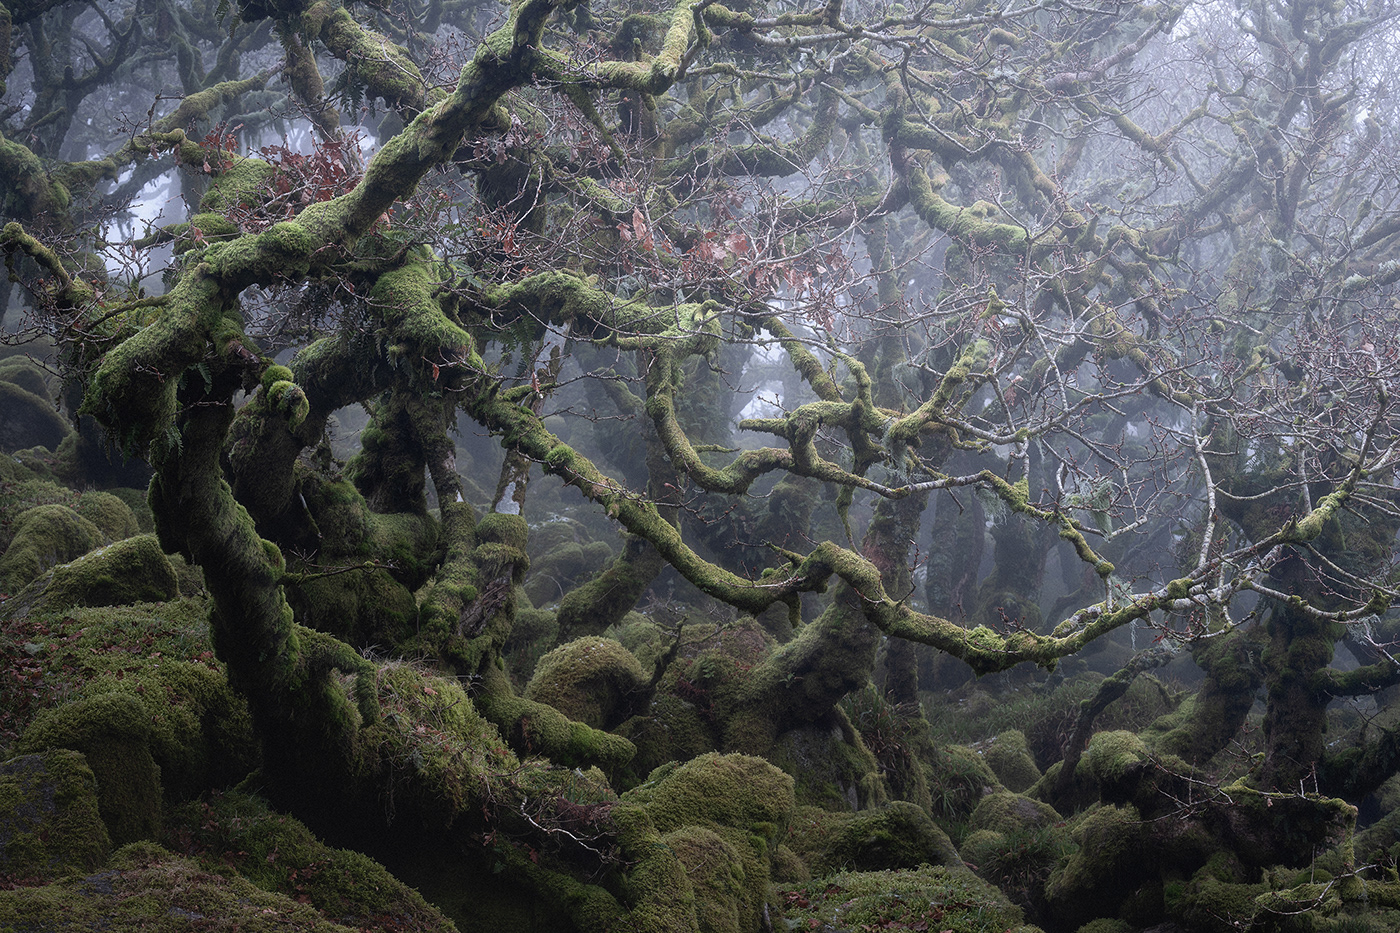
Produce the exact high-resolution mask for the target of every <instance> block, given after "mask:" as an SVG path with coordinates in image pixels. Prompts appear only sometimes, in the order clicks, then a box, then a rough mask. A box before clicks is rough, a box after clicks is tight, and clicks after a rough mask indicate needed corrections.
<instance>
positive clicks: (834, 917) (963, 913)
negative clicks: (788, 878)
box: [780, 866, 1036, 933]
mask: <svg viewBox="0 0 1400 933" xmlns="http://www.w3.org/2000/svg"><path fill="white" fill-rule="evenodd" d="M780 896H781V897H782V900H783V905H784V908H785V913H786V915H787V922H788V924H789V926H790V927H792V928H793V929H798V930H885V929H905V930H918V929H927V930H957V931H958V933H1031V931H1033V930H1035V929H1036V928H1035V927H1030V926H1026V925H1025V924H1024V923H1023V920H1024V917H1023V915H1022V913H1021V910H1020V908H1018V907H1016V906H1014V905H1012V904H1011V903H1010V902H1009V901H1008V900H1007V899H1006V898H1005V896H1003V895H1002V893H1001V892H1000V891H998V890H997V889H996V888H994V887H992V886H991V885H989V884H987V883H986V882H985V881H981V880H980V879H978V878H977V877H976V876H975V875H973V874H972V873H971V872H969V871H966V870H964V869H956V868H943V867H941V866H927V867H924V868H918V869H915V870H913V871H875V872H840V873H839V874H836V875H832V876H830V877H826V878H821V879H818V880H815V881H812V882H811V883H809V884H806V885H802V886H800V887H797V888H793V889H791V890H787V891H784V892H782V893H781V895H780Z"/></svg>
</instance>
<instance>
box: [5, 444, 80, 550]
mask: <svg viewBox="0 0 1400 933" xmlns="http://www.w3.org/2000/svg"><path fill="white" fill-rule="evenodd" d="M5 471H13V475H12V476H6V477H4V479H3V482H0V550H2V549H3V548H7V547H9V546H10V542H11V541H12V540H13V539H14V535H15V531H16V526H17V524H18V520H19V517H20V516H21V515H23V514H24V513H25V512H27V511H28V510H29V509H32V508H33V507H34V506H36V505H54V504H58V505H66V506H68V507H69V508H72V509H75V510H76V509H77V507H78V503H79V501H80V499H81V496H80V495H79V494H78V493H77V492H75V491H74V490H72V489H69V488H68V487H67V486H63V485H61V484H59V483H56V482H52V481H50V480H47V479H40V478H38V477H36V476H35V475H34V474H33V473H32V472H31V471H30V470H28V469H26V468H25V467H23V466H20V464H19V463H18V462H17V461H15V460H14V458H12V457H3V456H0V472H5Z"/></svg>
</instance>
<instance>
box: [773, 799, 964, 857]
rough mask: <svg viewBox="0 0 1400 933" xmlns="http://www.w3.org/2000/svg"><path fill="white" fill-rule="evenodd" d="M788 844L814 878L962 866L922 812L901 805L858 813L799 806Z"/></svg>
mask: <svg viewBox="0 0 1400 933" xmlns="http://www.w3.org/2000/svg"><path fill="white" fill-rule="evenodd" d="M789 844H790V845H791V846H792V849H793V851H794V852H795V853H796V854H797V855H798V856H799V857H801V858H802V860H803V861H804V862H805V863H806V865H807V868H808V869H809V870H810V871H811V872H812V874H813V875H814V876H821V875H825V874H829V873H831V872H833V871H842V870H844V871H882V870H885V869H892V868H918V867H919V866H920V865H946V866H949V867H954V868H957V867H961V865H962V861H961V860H960V859H959V857H958V852H957V850H956V849H955V848H953V843H952V842H951V841H949V839H948V837H947V835H946V834H944V832H943V830H941V829H939V828H938V827H937V826H935V825H934V823H933V820H931V819H930V818H929V815H928V814H927V813H925V812H924V811H923V810H922V809H920V808H919V807H917V806H915V805H914V804H912V803H909V802H907V801H903V800H896V801H894V802H893V803H890V804H888V805H886V806H884V807H881V808H879V809H875V810H862V811H860V812H858V813H837V812H832V811H829V810H822V809H820V808H818V807H803V808H801V809H800V810H799V811H798V813H797V817H796V818H795V819H794V820H793V828H792V832H791V836H790V837H789Z"/></svg>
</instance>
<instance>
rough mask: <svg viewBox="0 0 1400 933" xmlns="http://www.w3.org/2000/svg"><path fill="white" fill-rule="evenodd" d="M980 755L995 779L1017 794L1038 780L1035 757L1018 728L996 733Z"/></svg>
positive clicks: (1038, 773) (1038, 772)
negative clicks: (994, 775) (1032, 755)
mask: <svg viewBox="0 0 1400 933" xmlns="http://www.w3.org/2000/svg"><path fill="white" fill-rule="evenodd" d="M982 757H983V758H984V759H985V760H986V762H987V766H988V767H990V768H991V769H992V771H993V772H994V773H995V774H996V776H997V779H998V780H1000V781H1001V783H1002V784H1004V785H1006V788H1007V789H1008V790H1011V791H1014V792H1016V793H1018V794H1019V793H1021V792H1023V791H1025V790H1028V789H1029V788H1030V787H1031V786H1032V785H1033V784H1035V782H1036V781H1038V780H1040V769H1039V768H1037V767H1036V766H1035V759H1034V758H1033V757H1031V753H1030V749H1029V748H1028V747H1027V746H1026V736H1025V733H1023V732H1022V731H1021V730H1019V729H1009V730H1007V731H1006V732H1002V733H1000V734H998V735H997V737H996V739H995V740H994V741H993V742H992V743H991V744H990V745H988V746H986V747H985V748H983V749H982Z"/></svg>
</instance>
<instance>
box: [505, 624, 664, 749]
mask: <svg viewBox="0 0 1400 933" xmlns="http://www.w3.org/2000/svg"><path fill="white" fill-rule="evenodd" d="M646 686H647V676H646V674H645V673H644V672H643V671H642V666H641V664H639V663H638V662H637V659H636V658H635V657H633V655H632V653H631V652H630V651H628V650H627V649H626V648H624V647H622V645H621V644H620V643H619V642H616V641H613V640H612V639H611V638H579V639H576V640H574V641H571V642H569V643H568V644H566V645H560V646H559V647H558V648H555V649H554V650H553V651H551V652H549V654H546V655H545V656H544V657H543V658H541V659H540V662H539V664H538V665H537V666H536V668H535V675H534V677H532V678H531V680H530V684H529V686H528V687H526V689H525V697H526V698H527V699H531V700H535V701H536V702H539V703H547V704H549V705H550V706H552V707H554V708H555V709H557V710H559V712H561V713H563V714H564V715H566V716H568V717H569V718H570V719H573V720H577V721H578V722H583V723H587V724H588V725H590V726H592V727H593V728H595V729H606V728H609V727H611V726H615V725H617V724H618V721H619V719H620V718H622V717H620V716H619V715H618V714H619V713H625V712H626V711H627V708H628V705H629V703H628V701H629V699H630V698H632V697H634V696H635V695H637V694H639V693H640V692H641V691H643V690H645V689H646Z"/></svg>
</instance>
